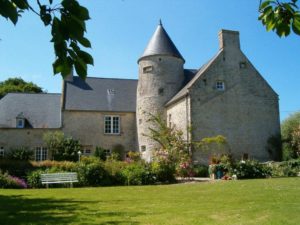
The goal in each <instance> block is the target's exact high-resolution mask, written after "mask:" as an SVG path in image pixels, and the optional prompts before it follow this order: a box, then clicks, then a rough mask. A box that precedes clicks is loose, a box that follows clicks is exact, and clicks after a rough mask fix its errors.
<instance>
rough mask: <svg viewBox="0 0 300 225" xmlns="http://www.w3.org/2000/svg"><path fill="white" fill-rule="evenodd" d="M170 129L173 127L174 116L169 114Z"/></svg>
mask: <svg viewBox="0 0 300 225" xmlns="http://www.w3.org/2000/svg"><path fill="white" fill-rule="evenodd" d="M168 119H169V127H172V114H169V118H168Z"/></svg>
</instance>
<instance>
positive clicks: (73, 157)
mask: <svg viewBox="0 0 300 225" xmlns="http://www.w3.org/2000/svg"><path fill="white" fill-rule="evenodd" d="M43 140H44V142H45V143H46V146H47V148H48V150H49V151H50V152H51V153H52V157H53V159H54V160H57V161H64V160H66V161H74V162H75V161H77V160H78V158H79V156H78V152H79V151H81V145H80V143H79V141H78V140H76V139H73V138H72V137H66V136H65V135H64V133H63V132H62V131H55V132H47V133H45V134H44V136H43Z"/></svg>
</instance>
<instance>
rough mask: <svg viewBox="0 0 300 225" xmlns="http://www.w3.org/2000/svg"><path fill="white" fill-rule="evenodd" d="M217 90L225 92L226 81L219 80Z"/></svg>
mask: <svg viewBox="0 0 300 225" xmlns="http://www.w3.org/2000/svg"><path fill="white" fill-rule="evenodd" d="M216 89H217V90H219V91H224V90H225V83H224V81H221V80H218V81H217V82H216Z"/></svg>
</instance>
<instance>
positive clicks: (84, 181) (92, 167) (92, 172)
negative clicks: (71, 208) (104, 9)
mask: <svg viewBox="0 0 300 225" xmlns="http://www.w3.org/2000/svg"><path fill="white" fill-rule="evenodd" d="M77 173H78V179H79V185H81V186H100V185H109V184H110V183H111V182H110V179H109V175H108V173H107V172H106V171H105V169H104V167H103V165H102V164H101V163H89V164H84V163H79V165H78V168H77Z"/></svg>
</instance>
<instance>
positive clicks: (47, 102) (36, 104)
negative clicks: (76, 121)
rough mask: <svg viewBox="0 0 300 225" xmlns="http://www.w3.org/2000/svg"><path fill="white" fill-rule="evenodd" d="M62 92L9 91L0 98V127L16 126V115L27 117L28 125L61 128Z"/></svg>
mask: <svg viewBox="0 0 300 225" xmlns="http://www.w3.org/2000/svg"><path fill="white" fill-rule="evenodd" d="M60 100H61V94H28V93H9V94H7V95H5V96H4V97H3V98H2V99H0V128H15V127H16V117H20V115H22V117H23V118H25V119H26V124H27V126H26V127H30V128H59V127H60V126H61V110H60V107H61V101H60Z"/></svg>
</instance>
